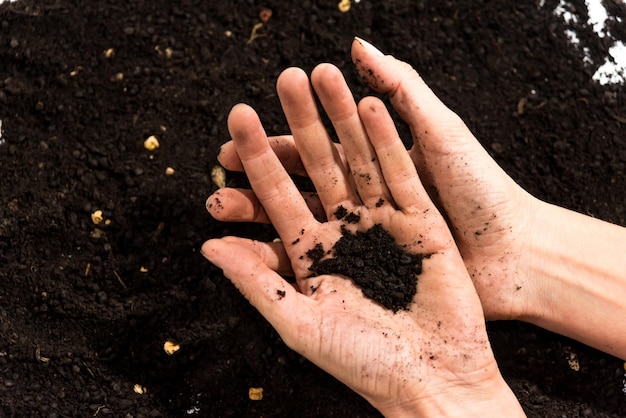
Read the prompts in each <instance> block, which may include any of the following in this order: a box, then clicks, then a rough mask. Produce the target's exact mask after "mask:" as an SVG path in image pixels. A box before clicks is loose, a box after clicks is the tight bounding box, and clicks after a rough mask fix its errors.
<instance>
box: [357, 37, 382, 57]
mask: <svg viewBox="0 0 626 418" xmlns="http://www.w3.org/2000/svg"><path fill="white" fill-rule="evenodd" d="M354 40H355V41H357V42H358V43H359V44H361V46H362V47H363V48H364V49H365V50H366V51H367V53H368V54H372V55H374V56H377V57H382V56H383V55H385V54H383V53H382V52H380V50H379V49H378V48H376V47H375V46H374V45H372V44H370V43H369V42H367V41H365V40H363V39H361V38H359V37H358V36H355V37H354Z"/></svg>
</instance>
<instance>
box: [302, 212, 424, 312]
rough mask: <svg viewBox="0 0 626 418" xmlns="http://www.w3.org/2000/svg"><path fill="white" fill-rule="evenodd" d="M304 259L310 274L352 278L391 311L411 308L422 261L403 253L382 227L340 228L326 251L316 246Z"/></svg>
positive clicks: (373, 298)
mask: <svg viewBox="0 0 626 418" xmlns="http://www.w3.org/2000/svg"><path fill="white" fill-rule="evenodd" d="M350 213H351V214H352V212H350ZM348 215H349V214H347V215H346V216H345V217H346V218H347V217H348ZM307 256H308V257H309V258H310V259H311V260H312V261H313V263H312V264H311V267H309V270H311V271H312V272H313V274H315V275H322V274H339V275H341V276H344V277H346V278H352V280H353V281H354V283H355V284H356V285H357V286H359V287H360V288H361V291H362V292H363V294H364V295H365V296H367V297H368V298H370V299H372V300H374V301H376V302H378V303H379V304H381V305H382V306H383V307H385V308H387V309H389V310H392V311H393V312H398V310H400V309H409V308H410V305H411V302H412V301H413V298H414V297H415V293H416V292H417V281H418V280H419V275H420V274H421V273H422V260H423V259H424V258H425V256H424V255H422V254H411V253H409V252H407V251H406V250H404V249H403V248H402V247H400V246H399V245H398V244H397V243H396V240H395V239H394V238H393V236H392V235H391V234H390V233H389V232H387V231H386V230H385V229H384V228H383V227H382V226H381V225H374V226H373V227H371V228H370V229H368V230H367V231H356V232H354V233H353V232H350V231H348V230H347V229H346V228H345V227H343V228H342V234H341V238H339V240H338V241H337V242H336V243H335V244H334V245H333V247H332V248H331V249H330V250H329V251H328V252H326V251H324V249H323V247H322V246H321V244H318V245H317V246H316V247H315V248H314V249H312V250H310V251H308V252H307Z"/></svg>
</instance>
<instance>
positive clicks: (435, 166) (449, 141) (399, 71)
mask: <svg viewBox="0 0 626 418" xmlns="http://www.w3.org/2000/svg"><path fill="white" fill-rule="evenodd" d="M352 57H353V61H354V63H355V65H356V67H357V70H358V71H359V73H360V74H361V76H362V77H363V79H364V80H365V81H366V82H367V83H368V84H369V85H370V86H371V87H372V88H373V89H374V90H376V91H377V92H379V93H384V94H386V95H388V97H389V98H390V101H391V104H392V105H393V106H394V108H395V109H396V110H397V111H398V113H399V114H400V116H401V117H402V118H403V119H404V120H405V121H406V122H407V123H408V125H409V127H410V129H411V132H412V136H413V141H414V145H413V147H412V148H411V150H410V155H411V158H412V160H413V162H414V164H415V166H416V167H417V169H418V172H419V174H420V177H421V179H422V181H423V183H424V185H425V186H426V190H427V191H428V193H429V195H430V196H431V198H432V199H433V201H434V202H435V204H436V205H437V207H438V208H439V209H440V210H441V212H442V213H443V215H444V216H445V217H446V219H447V220H448V224H449V225H450V228H451V230H452V233H453V236H454V238H455V240H456V243H457V245H458V248H459V250H460V252H461V254H462V256H463V259H464V262H465V265H466V267H467V269H468V271H469V272H470V274H471V277H472V280H473V282H474V285H475V287H476V289H477V291H478V294H479V296H480V300H481V303H482V307H483V310H484V312H485V316H486V317H487V318H488V319H525V318H528V317H531V316H533V315H534V314H536V312H533V309H534V308H533V307H537V306H538V304H536V303H533V302H532V301H533V300H536V299H538V298H537V297H536V294H537V293H538V292H539V290H538V285H537V284H536V283H538V282H541V280H538V279H541V278H537V277H534V276H535V273H533V272H534V271H535V270H533V269H532V268H531V266H533V265H534V264H536V262H537V257H536V256H535V255H533V254H534V253H533V252H532V251H527V249H528V247H530V246H532V245H533V239H536V238H533V237H534V236H537V234H536V233H533V232H532V231H533V225H536V224H539V223H538V222H537V219H535V218H536V216H537V215H536V214H538V213H542V212H545V210H544V209H543V208H540V205H542V204H543V203H542V202H540V201H538V200H537V199H535V198H533V197H532V196H531V195H530V194H528V193H527V192H525V191H524V190H523V189H522V188H521V187H519V186H518V185H517V184H516V183H515V182H514V181H513V180H512V179H511V178H510V177H509V176H508V175H507V174H506V173H505V172H504V171H503V170H502V169H501V168H500V167H499V166H498V165H497V163H496V162H495V161H494V160H493V159H492V158H491V157H490V156H489V154H488V153H487V152H486V151H485V149H484V148H483V147H482V146H481V144H480V143H479V142H478V141H477V140H476V138H475V137H474V136H473V134H472V133H471V132H470V130H469V129H468V128H467V126H466V125H465V124H464V123H463V122H462V120H461V119H460V118H459V117H458V116H457V115H456V114H455V113H454V112H452V111H451V110H450V109H448V108H447V107H446V106H445V105H444V104H443V103H442V102H441V101H440V100H439V99H438V98H437V97H436V96H435V94H434V93H433V92H432V91H431V90H430V89H429V88H428V86H427V85H426V84H425V83H424V81H423V80H422V79H421V77H420V76H419V75H418V73H417V72H416V71H415V70H414V69H413V68H412V67H411V66H410V65H408V64H406V63H404V62H402V61H399V60H397V59H395V58H394V57H392V56H389V55H383V54H382V53H381V52H380V51H378V50H377V49H375V48H374V47H373V46H371V45H370V44H368V43H367V42H365V41H363V40H360V39H356V40H355V41H354V43H353V46H352ZM312 82H313V84H314V86H315V87H316V90H317V93H318V95H319V97H320V99H321V100H322V101H325V102H326V103H330V102H340V101H341V100H342V97H346V96H347V93H348V91H349V90H348V87H347V85H346V84H345V82H344V81H343V77H342V76H341V74H340V73H339V72H337V71H327V70H326V69H324V67H322V68H317V69H316V70H315V71H314V72H313V74H312ZM326 86H334V87H333V88H328V87H326ZM291 88H294V86H290V85H283V86H282V88H281V85H280V83H279V94H281V98H283V97H286V96H290V95H293V96H297V95H298V94H299V91H297V90H293V91H291V90H290V89H291ZM294 117H297V116H294ZM270 143H271V145H272V148H274V149H275V150H276V153H277V155H278V156H279V158H280V159H281V161H283V164H284V165H285V167H286V169H287V170H288V171H289V172H291V173H293V174H298V175H307V172H306V170H305V168H304V165H303V161H302V156H301V155H300V152H301V150H299V148H298V147H297V146H296V145H297V144H296V143H295V142H294V139H293V138H292V137H291V136H279V137H272V138H270ZM336 152H337V153H338V155H339V156H340V157H342V159H343V160H344V164H345V157H344V156H343V149H342V147H341V145H338V146H337V151H336ZM219 159H220V162H221V163H222V164H223V165H224V166H225V167H226V168H228V169H231V170H241V169H242V167H241V162H240V161H239V158H238V156H237V154H236V152H235V149H234V144H233V143H232V142H229V143H226V144H225V145H224V146H223V147H222V149H221V152H220V155H219ZM220 195H222V196H224V197H226V198H225V199H222V200H225V201H226V202H227V203H226V204H225V205H223V206H221V207H220V208H213V209H211V210H210V211H211V213H212V214H213V215H214V216H215V217H216V218H218V219H221V220H224V221H258V222H268V221H269V220H268V218H267V215H266V214H265V212H264V211H263V208H262V206H261V205H260V204H259V202H258V200H257V199H256V197H255V196H254V194H253V193H251V192H250V191H247V190H241V189H223V190H221V191H219V192H218V193H217V194H216V197H217V196H220ZM305 197H306V199H307V202H308V203H309V205H310V206H311V208H312V210H313V211H314V213H323V212H321V206H320V203H319V201H318V200H317V199H315V196H310V195H308V194H306V195H305ZM543 205H545V204H543ZM415 233H419V230H417V229H416V230H415ZM539 239H541V238H539ZM266 250H267V251H269V252H271V251H272V250H270V249H266Z"/></svg>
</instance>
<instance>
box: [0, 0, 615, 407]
mask: <svg viewBox="0 0 626 418" xmlns="http://www.w3.org/2000/svg"><path fill="white" fill-rule="evenodd" d="M537 3H538V2H535V1H521V2H495V1H486V0H485V1H476V0H459V1H439V2H426V1H414V0H395V1H374V0H362V1H361V2H359V3H358V4H353V5H352V8H351V10H350V11H349V12H347V13H340V12H339V11H338V10H337V0H328V1H322V0H303V1H300V2H291V3H290V2H285V1H276V0H266V1H264V2H261V1H257V0H247V1H243V0H235V1H230V2H219V1H202V0H176V1H174V0H118V1H115V0H84V1H78V0H41V1H34V0H20V1H17V2H15V3H5V4H2V5H0V22H1V27H0V119H1V120H2V127H3V131H4V134H3V136H2V139H1V140H0V405H1V407H0V416H44V417H70V416H83V417H87V416H105V415H106V416H119V417H124V416H126V417H147V416H151V417H155V416H181V415H182V416H185V415H191V416H216V417H217V416H246V417H261V416H264V417H270V416H301V417H313V416H341V417H344V416H351V417H357V416H362V417H364V416H376V415H377V412H376V411H375V410H373V409H372V408H371V407H370V406H369V405H368V404H367V403H366V402H365V401H363V400H362V399H360V398H359V397H358V396H356V395H355V394H353V393H352V392H351V391H350V390H348V389H346V388H345V387H343V386H342V385H341V384H340V383H338V382H337V381H335V380H334V379H332V378H331V377H329V376H328V375H326V374H325V373H323V372H321V371H319V370H317V369H316V368H315V367H314V366H312V365H311V364H310V363H308V362H307V361H305V360H303V359H302V358H300V357H299V356H298V355H296V354H294V353H293V352H291V351H290V350H289V349H287V348H286V347H285V346H284V345H283V343H282V342H281V340H280V338H279V337H278V336H277V334H276V333H275V332H274V331H273V330H272V329H271V328H270V327H269V326H268V325H267V324H266V323H265V321H264V320H263V318H261V317H260V315H258V314H257V313H256V311H255V310H254V309H253V308H251V307H250V306H249V305H248V304H247V302H246V301H245V300H244V299H243V298H242V297H241V296H240V295H239V294H238V292H237V291H236V290H235V288H234V287H233V286H232V285H231V284H230V283H229V282H228V281H227V280H226V279H225V278H224V277H223V276H222V274H221V272H220V271H219V270H218V269H216V268H215V267H213V266H211V265H210V264H209V263H208V262H207V261H205V260H204V259H203V258H202V256H201V255H200V253H199V251H198V249H199V247H200V245H201V243H202V242H203V241H204V240H205V239H207V238H210V237H216V236H222V235H226V234H239V235H244V236H249V237H254V238H258V239H267V238H271V237H272V231H271V230H270V229H269V228H268V227H266V226H257V225H249V224H222V223H218V222H216V221H214V220H212V219H210V217H209V216H208V215H207V213H206V211H205V209H204V200H205V199H206V197H207V196H208V195H209V194H210V193H211V192H212V191H214V190H215V185H214V184H213V183H212V181H211V176H210V171H211V169H212V167H213V166H214V165H215V164H216V159H215V156H216V152H217V149H218V147H219V145H220V144H221V143H223V142H224V141H226V140H227V139H228V133H227V130H226V122H225V120H226V116H227V114H228V111H229V109H230V108H231V106H232V105H234V104H235V103H237V102H240V101H246V102H248V103H249V104H251V105H253V106H255V107H256V108H257V109H259V110H260V112H261V116H262V120H263V121H264V122H265V123H266V128H267V130H268V131H269V132H270V133H273V134H276V133H286V132H287V126H286V123H285V120H284V118H283V116H282V115H281V112H280V106H279V103H278V100H277V97H276V95H275V93H274V84H275V81H276V77H277V76H278V75H279V73H280V72H281V70H283V69H284V68H286V67H288V66H300V67H303V68H305V69H306V70H311V69H312V68H313V67H314V66H315V65H316V64H318V63H320V62H322V61H329V62H332V63H335V64H336V65H338V66H340V67H341V68H342V69H343V70H344V72H345V74H346V77H347V78H348V80H349V82H350V83H351V85H352V86H354V91H355V94H356V95H357V96H359V97H361V96H363V95H365V94H370V92H369V91H368V89H366V88H365V87H364V86H363V85H362V84H361V83H360V81H359V80H358V77H357V75H356V72H355V71H354V68H353V67H352V64H351V62H350V55H349V48H350V44H351V40H352V37H353V36H354V35H359V36H361V37H363V38H365V39H368V40H370V41H372V42H373V43H374V44H376V45H378V46H379V47H381V49H382V50H383V51H385V52H387V53H392V54H395V55H396V56H397V57H399V58H401V59H404V60H406V61H409V62H410V63H412V64H413V65H414V66H415V67H416V68H417V69H418V70H419V71H420V72H421V73H422V74H423V76H424V78H425V79H426V80H427V82H428V83H429V84H430V85H431V86H432V87H433V89H434V90H435V91H436V92H437V93H438V94H439V95H440V97H441V98H442V99H443V100H444V101H445V102H446V103H447V104H448V105H449V106H450V107H451V108H453V109H454V110H455V111H456V112H458V113H459V114H460V115H461V116H462V118H463V119H464V120H465V121H466V122H467V123H468V125H469V126H470V127H471V128H472V130H473V131H474V132H476V133H477V135H478V136H479V138H481V141H482V142H483V144H484V145H485V147H487V149H488V150H490V152H492V154H493V156H494V158H496V159H497V161H498V162H499V163H500V164H501V165H502V166H503V167H504V168H505V170H506V171H507V172H508V173H509V174H510V175H511V176H513V177H514V178H515V179H516V180H517V181H518V182H519V183H521V184H522V185H523V186H524V187H525V188H527V189H528V190H530V191H531V192H532V193H534V194H535V195H537V196H538V197H540V198H542V199H545V200H548V201H550V202H554V203H557V204H559V205H564V206H567V207H569V208H572V209H574V210H577V211H580V212H583V213H587V214H590V215H593V216H596V217H599V218H602V219H605V220H608V221H612V222H615V223H619V224H622V225H626V220H625V219H626V213H625V211H624V202H625V200H626V183H625V182H624V171H625V163H626V135H625V129H626V128H625V125H626V124H625V118H626V103H625V100H626V99H625V94H624V86H623V85H622V86H600V85H598V84H596V83H594V82H593V81H592V79H591V76H592V74H593V72H594V70H595V67H594V66H593V65H585V64H583V61H582V58H581V55H580V53H578V52H576V49H575V48H572V47H571V46H570V45H569V43H568V41H567V38H566V36H565V35H564V24H563V23H562V22H560V20H559V19H558V18H556V17H555V16H554V15H553V13H552V11H553V10H554V8H555V7H556V5H557V1H556V0H546V2H545V5H544V6H543V7H539V5H538V4H537ZM607 3H610V5H611V7H610V9H611V10H612V13H613V14H615V15H616V16H621V19H622V21H623V20H624V19H626V13H625V10H624V5H623V4H622V3H621V2H618V1H609V2H607ZM568 5H569V6H571V8H572V9H573V10H575V9H576V8H578V10H582V13H583V14H584V10H585V9H584V2H583V1H582V0H576V1H572V2H570V3H568ZM264 7H267V8H269V9H271V10H272V11H273V15H272V17H271V19H270V20H269V21H268V22H267V23H266V24H265V25H263V26H262V27H260V28H259V29H258V31H257V35H260V36H259V37H257V38H256V39H254V40H250V35H251V32H252V30H253V28H254V26H255V25H256V24H258V23H259V22H260V18H259V13H260V11H261V10H262V8H264ZM623 28H624V25H623V24H621V25H617V24H615V25H614V26H613V27H612V32H613V34H614V35H615V36H616V37H618V38H620V39H622V40H623V41H625V40H626V34H625V30H624V29H623ZM580 29H581V32H580V33H581V35H580V36H581V39H582V40H583V42H585V43H586V46H588V47H589V48H590V53H591V56H592V58H593V59H594V62H598V63H601V62H602V61H603V57H604V55H605V53H606V50H607V48H608V46H609V45H608V44H607V42H603V41H602V40H599V39H597V38H594V37H593V36H592V35H593V32H592V31H591V29H590V28H586V27H584V25H583V26H581V28H580ZM109 49H112V53H109V54H106V53H105V51H107V50H109ZM107 55H109V56H108V57H107ZM403 132H405V133H406V129H404V130H403ZM150 135H156V136H157V137H158V138H159V140H160V143H161V146H160V148H158V149H156V150H154V151H147V150H146V149H144V147H143V141H144V140H145V139H146V138H147V137H148V136H150ZM167 167H172V168H173V169H174V170H175V173H174V174H173V175H166V174H165V171H166V168H167ZM229 178H231V179H233V178H235V177H233V176H231V177H229ZM230 181H231V182H232V181H233V180H230ZM96 210H102V211H103V216H104V218H105V220H106V221H108V222H106V223H105V222H103V223H101V224H99V225H95V224H94V223H93V222H92V219H91V214H92V213H93V212H94V211H96ZM489 330H490V335H491V339H492V343H493V346H494V350H495V353H496V356H497V358H498V360H499V362H500V365H501V368H502V372H503V374H504V376H505V378H506V379H507V381H508V382H509V383H510V384H511V386H512V387H513V389H514V391H515V393H516V395H517V396H518V398H519V399H520V402H521V403H522V405H523V407H524V409H525V410H526V411H527V413H528V415H530V416H536V417H562V416H567V417H581V416H592V417H618V416H624V415H626V412H625V411H626V394H625V393H624V392H623V391H624V363H623V361H621V360H618V359H615V358H613V357H611V356H608V355H605V354H603V353H600V352H597V351H595V350H592V349H589V348H586V347H584V346H582V345H580V344H577V343H575V342H573V341H571V340H568V339H566V338H562V337H560V336H557V335H554V334H551V333H548V332H545V331H542V330H540V329H537V328H534V327H532V326H529V325H525V324H521V323H516V322H506V323H493V324H490V326H489ZM168 340H170V341H174V342H177V343H178V344H180V347H181V349H180V350H179V351H178V352H176V353H175V354H174V355H172V356H169V355H167V354H166V353H165V352H164V350H163V344H164V342H165V341H168ZM573 360H577V361H578V364H579V366H580V368H579V370H578V371H576V370H574V368H572V367H571V366H570V363H569V361H573ZM136 384H138V385H141V387H143V388H145V389H146V393H144V394H139V393H136V392H135V391H134V390H133V387H134V385H136ZM251 387H262V388H263V389H264V397H263V400H261V401H252V400H250V399H249V397H248V390H249V388H251Z"/></svg>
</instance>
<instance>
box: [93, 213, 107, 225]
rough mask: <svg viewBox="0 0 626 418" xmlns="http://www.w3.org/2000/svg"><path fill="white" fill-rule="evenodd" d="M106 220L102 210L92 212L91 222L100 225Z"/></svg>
mask: <svg viewBox="0 0 626 418" xmlns="http://www.w3.org/2000/svg"><path fill="white" fill-rule="evenodd" d="M103 220H104V216H103V215H102V211H101V210H96V211H94V212H93V213H92V214H91V222H93V223H94V224H96V225H98V224H99V223H101V222H102V221H103Z"/></svg>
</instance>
